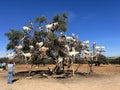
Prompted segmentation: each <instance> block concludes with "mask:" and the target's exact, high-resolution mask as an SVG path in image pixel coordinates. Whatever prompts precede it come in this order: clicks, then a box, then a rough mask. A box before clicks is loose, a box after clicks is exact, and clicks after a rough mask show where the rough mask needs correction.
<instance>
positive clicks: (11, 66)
mask: <svg viewBox="0 0 120 90" xmlns="http://www.w3.org/2000/svg"><path fill="white" fill-rule="evenodd" d="M14 66H15V64H14V63H13V61H9V63H8V84H11V83H12V79H13V72H14Z"/></svg>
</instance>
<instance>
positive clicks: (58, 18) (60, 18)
mask: <svg viewBox="0 0 120 90" xmlns="http://www.w3.org/2000/svg"><path fill="white" fill-rule="evenodd" d="M67 19H68V15H67V13H63V14H62V15H60V14H56V15H55V16H54V17H53V22H58V23H59V26H58V29H57V31H59V32H66V31H67V27H66V26H67Z"/></svg>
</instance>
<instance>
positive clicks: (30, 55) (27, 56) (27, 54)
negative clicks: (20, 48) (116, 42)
mask: <svg viewBox="0 0 120 90" xmlns="http://www.w3.org/2000/svg"><path fill="white" fill-rule="evenodd" d="M22 55H23V56H24V57H25V60H26V61H27V58H29V60H31V58H32V54H31V53H24V52H23V53H22Z"/></svg>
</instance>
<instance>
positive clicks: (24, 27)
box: [23, 26, 32, 31]
mask: <svg viewBox="0 0 120 90" xmlns="http://www.w3.org/2000/svg"><path fill="white" fill-rule="evenodd" d="M23 30H24V31H31V30H32V29H31V28H29V27H27V26H23Z"/></svg>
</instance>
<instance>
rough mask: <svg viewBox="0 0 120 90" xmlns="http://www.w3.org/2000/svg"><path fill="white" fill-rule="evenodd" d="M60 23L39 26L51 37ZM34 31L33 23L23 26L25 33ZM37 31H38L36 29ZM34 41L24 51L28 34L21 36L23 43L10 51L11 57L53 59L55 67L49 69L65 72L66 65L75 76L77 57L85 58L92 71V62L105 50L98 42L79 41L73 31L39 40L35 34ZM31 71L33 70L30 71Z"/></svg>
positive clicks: (55, 71) (29, 59) (28, 59)
mask: <svg viewBox="0 0 120 90" xmlns="http://www.w3.org/2000/svg"><path fill="white" fill-rule="evenodd" d="M58 25H59V23H58V22H55V23H51V24H48V25H45V30H46V31H45V30H44V27H43V26H41V27H39V29H40V31H42V32H46V33H47V35H48V36H49V37H52V36H53V34H54V33H55V30H56V28H57V27H58ZM31 31H33V26H32V23H31V24H30V26H23V32H24V33H30V32H31ZM34 32H36V31H34ZM35 35H36V34H34V38H35V40H34V41H33V42H34V43H32V44H30V45H29V48H30V51H29V52H24V51H23V47H24V45H23V42H24V41H25V40H26V36H25V35H24V36H23V38H21V43H20V44H19V45H18V46H15V50H16V52H15V53H10V54H8V55H7V57H8V58H9V59H11V58H15V57H16V56H24V60H25V61H26V62H27V63H28V62H29V61H33V62H34V61H35V60H41V61H42V60H46V58H47V59H53V60H54V61H55V63H54V64H55V67H54V68H53V69H51V68H50V67H48V69H49V70H50V71H51V72H52V73H57V72H60V71H63V72H64V69H65V67H66V66H67V68H68V70H70V69H71V70H70V71H72V76H74V73H75V70H74V65H73V64H74V61H75V59H76V58H77V59H78V60H81V59H82V60H84V61H85V62H86V63H88V66H89V72H92V64H93V62H95V61H97V60H98V57H99V56H100V55H101V54H102V52H104V51H105V47H104V46H97V45H96V42H94V43H93V44H92V46H90V42H89V40H87V41H83V42H81V41H79V40H78V36H77V35H75V34H74V33H72V35H71V36H66V35H64V33H63V32H61V33H60V34H59V35H58V36H57V37H56V38H55V39H54V40H50V39H49V38H47V37H44V40H43V41H37V40H36V39H37V38H38V36H35ZM33 64H34V63H32V64H31V63H30V64H29V65H30V66H31V67H30V68H31V69H32V66H33ZM30 72H31V71H30Z"/></svg>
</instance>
